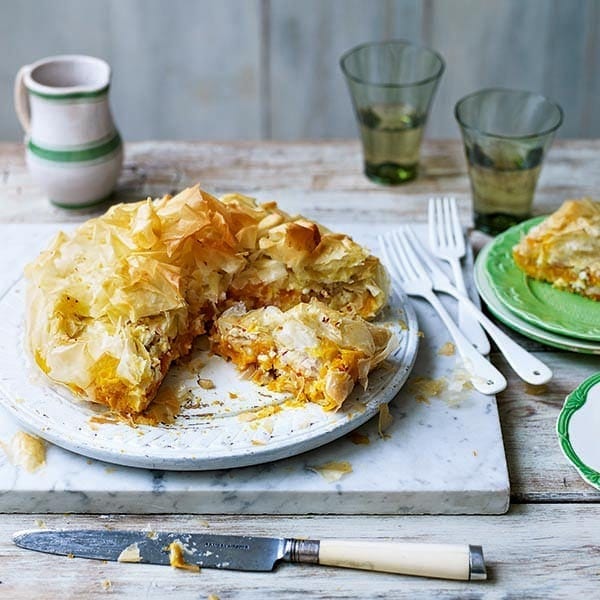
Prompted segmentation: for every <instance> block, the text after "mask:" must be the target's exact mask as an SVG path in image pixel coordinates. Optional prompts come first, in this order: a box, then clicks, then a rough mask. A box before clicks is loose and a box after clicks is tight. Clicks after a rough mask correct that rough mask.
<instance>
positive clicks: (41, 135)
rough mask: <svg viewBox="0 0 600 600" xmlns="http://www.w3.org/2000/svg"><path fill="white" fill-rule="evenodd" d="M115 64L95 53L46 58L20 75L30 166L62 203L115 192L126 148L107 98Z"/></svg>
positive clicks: (89, 201) (18, 96)
mask: <svg viewBox="0 0 600 600" xmlns="http://www.w3.org/2000/svg"><path fill="white" fill-rule="evenodd" d="M109 87H110V67H109V66H108V64H107V63H106V62H105V61H103V60H101V59H99V58H94V57H91V56H81V55H63V56H52V57H49V58H44V59H42V60H39V61H37V62H35V63H33V64H31V65H26V66H24V67H22V68H21V69H20V70H19V72H18V74H17V77H16V79H15V110H16V112H17V116H18V118H19V121H20V122H21V125H22V127H23V129H24V130H25V145H26V159H27V165H28V167H29V170H30V172H31V174H32V176H33V178H34V180H35V181H36V183H37V184H38V185H40V187H42V189H44V190H45V192H46V193H47V195H48V197H49V198H50V201H51V202H52V203H53V204H56V205H58V206H60V207H63V208H83V207H87V206H91V205H93V204H96V203H99V202H102V201H103V200H105V199H106V198H107V197H108V196H109V195H110V193H111V192H112V190H113V188H114V186H115V183H116V181H117V178H118V177H119V173H120V171H121V165H122V163H123V148H122V144H121V138H120V136H119V132H118V131H117V129H116V127H115V124H114V122H113V118H112V115H111V112H110V107H109V104H108V91H109Z"/></svg>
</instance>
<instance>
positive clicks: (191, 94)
mask: <svg viewBox="0 0 600 600" xmlns="http://www.w3.org/2000/svg"><path fill="white" fill-rule="evenodd" d="M392 37H400V38H405V39H409V40H412V41H415V42H420V43H423V44H426V45H430V46H432V47H434V48H435V49H437V50H438V51H439V52H441V54H442V55H443V56H444V58H445V59H446V63H447V70H446V73H445V75H444V79H443V82H442V84H441V85H440V88H439V90H438V95H437V98H436V100H435V103H434V106H433V112H432V115H431V119H430V122H429V126H428V135H429V137H438V138H439V137H456V136H457V135H458V130H457V128H456V125H455V123H454V119H453V116H452V109H453V106H454V103H455V102H456V100H457V99H458V98H460V97H461V96H462V95H464V94H465V93H468V92H470V91H473V90H475V89H477V88H481V87H484V86H490V85H501V86H506V87H517V88H523V89H529V90H533V91H538V92H542V93H544V94H546V95H548V96H550V97H552V98H554V99H556V100H557V101H558V102H559V103H560V104H561V105H562V106H563V108H564V109H565V115H566V117H565V122H564V125H563V127H562V130H561V132H560V136H562V137H597V136H600V110H598V109H597V107H598V103H599V99H600V1H598V0H0V139H2V140H17V139H20V138H21V132H20V130H19V126H18V124H17V121H16V119H15V117H14V112H13V107H12V80H13V77H14V75H15V73H16V71H17V69H18V67H19V66H20V65H22V64H26V63H28V62H31V61H33V60H35V59H38V58H40V57H43V56H47V55H52V54H58V53H87V54H92V55H96V56H101V57H103V58H105V59H107V60H108V61H109V62H110V63H111V65H112V67H113V87H112V105H113V109H114V113H115V116H116V120H117V122H118V125H119V127H120V129H121V131H122V133H123V135H124V137H125V138H126V139H128V140H140V139H195V140H229V139H280V140H293V139H307V138H344V137H353V136H355V135H356V130H355V124H354V120H353V116H352V113H351V106H350V101H349V98H348V94H347V91H346V89H345V84H344V81H343V79H342V76H341V73H340V70H339V66H338V59H339V56H340V55H341V54H342V53H343V52H344V51H345V50H347V49H348V48H350V47H352V46H354V45H356V44H358V43H361V42H364V41H368V40H381V39H386V38H392Z"/></svg>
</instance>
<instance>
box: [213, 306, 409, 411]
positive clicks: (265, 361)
mask: <svg viewBox="0 0 600 600" xmlns="http://www.w3.org/2000/svg"><path fill="white" fill-rule="evenodd" d="M211 341H212V348H213V350H214V351H215V352H216V353H217V354H219V355H220V356H223V357H226V358H228V359H230V360H231V361H232V362H233V363H234V364H235V365H236V366H237V367H238V369H239V370H240V371H242V372H244V374H245V376H246V377H251V378H252V380H253V381H255V382H256V383H259V384H260V385H266V386H267V387H269V388H270V389H272V390H275V391H282V392H289V393H290V394H292V396H293V397H295V398H297V399H299V400H301V401H302V400H307V401H310V402H315V403H317V404H320V405H321V406H323V407H324V408H325V409H327V410H337V409H338V408H340V407H341V406H342V403H343V402H344V400H346V398H347V397H348V396H349V395H350V393H351V392H352V390H353V388H354V385H355V384H356V383H357V382H358V383H360V384H361V385H362V386H363V387H364V388H366V387H367V381H368V375H369V372H370V371H371V370H372V369H374V368H375V367H376V366H377V365H378V364H379V363H380V362H381V361H383V360H384V359H385V358H387V357H388V356H389V354H390V353H391V352H392V351H393V350H394V349H395V347H396V345H397V340H396V339H395V337H394V336H393V335H392V333H391V332H390V330H389V329H388V328H386V327H384V326H383V325H376V324H373V323H369V322H367V321H365V320H364V319H362V318H361V317H358V316H356V315H345V314H343V313H342V312H340V311H338V310H333V309H331V308H329V307H328V306H327V305H326V304H324V303H323V302H319V301H318V300H314V299H313V300H311V301H310V302H301V303H299V304H296V306H293V307H292V308H290V309H288V310H286V311H282V310H281V309H280V308H277V307H276V306H267V307H263V308H259V309H255V310H250V311H247V310H246V308H245V306H244V305H243V304H241V303H240V304H238V305H235V306H233V307H231V308H229V309H227V310H226V311H225V312H224V313H223V314H222V315H221V316H220V317H219V318H218V319H217V320H216V322H215V326H214V331H213V333H212V334H211Z"/></svg>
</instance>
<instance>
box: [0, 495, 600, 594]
mask: <svg viewBox="0 0 600 600" xmlns="http://www.w3.org/2000/svg"><path fill="white" fill-rule="evenodd" d="M36 519H41V520H43V523H39V524H42V526H47V527H50V528H100V529H103V528H105V529H116V528H118V529H142V528H145V527H146V528H148V527H150V528H151V529H161V530H173V531H194V532H198V533H200V532H205V533H234V534H246V535H248V534H255V535H267V536H270V535H274V536H307V537H312V538H317V539H322V538H328V537H330V538H336V537H338V538H352V539H364V540H389V539H392V538H396V539H402V540H405V541H418V542H448V543H473V544H481V545H483V548H484V553H485V556H486V562H487V564H488V568H489V580H488V581H485V582H471V583H465V582H455V581H442V580H433V579H419V578H416V577H406V576H401V575H390V574H383V573H369V572H365V571H353V570H351V569H336V568H328V567H319V566H310V565H289V564H282V565H280V566H279V568H278V569H277V570H276V572H274V573H239V572H235V571H218V570H214V569H213V570H211V569H203V570H202V571H201V572H200V573H199V574H197V573H190V572H188V571H176V570H174V569H171V568H170V567H165V566H153V565H137V564H121V563H103V562H101V561H93V560H85V559H76V558H73V559H69V558H67V557H62V556H51V555H46V554H38V553H31V552H29V551H26V550H22V549H20V548H17V547H16V546H14V545H13V544H12V542H11V536H12V534H13V533H14V532H15V531H17V530H20V529H30V528H36V526H37V525H38V523H36ZM575 524H576V525H575ZM599 539H600V507H598V506H583V505H580V506H565V505H520V506H513V508H512V509H511V510H510V512H509V513H508V514H507V515H503V516H499V517H467V516H454V517H443V518H442V517H414V516H410V517H401V518H398V517H389V516H387V517H384V516H372V517H299V518H295V517H293V518H292V517H278V518H276V519H275V518H272V517H269V516H265V517H247V518H246V517H245V518H239V517H234V518H231V517H213V516H208V517H206V518H203V517H199V516H197V515H195V516H179V517H172V516H166V515H165V516H163V515H161V516H160V517H152V516H150V517H135V516H114V515H113V516H109V517H102V516H100V517H95V516H77V515H72V516H64V517H63V516H55V515H18V516H17V515H15V516H13V517H10V518H7V517H2V518H0V564H1V567H0V573H1V576H0V581H1V582H2V583H0V597H2V598H10V599H11V600H30V599H31V598H42V597H43V598H45V599H53V598H61V599H64V598H100V597H106V593H107V591H110V592H111V593H112V595H110V596H108V597H118V598H126V597H128V598H156V599H162V598H165V597H167V595H168V596H172V597H177V599H178V600H187V599H188V598H194V599H204V598H207V597H208V596H209V594H215V595H217V596H218V597H219V598H220V599H221V600H231V599H244V600H246V599H250V600H251V599H256V600H259V599H260V600H263V599H264V598H267V597H268V598H286V599H298V600H299V599H301V598H306V597H310V598H315V599H325V598H329V599H333V598H339V599H342V598H361V599H362V598H411V599H429V598H433V597H435V598H446V599H450V598H461V599H473V600H475V599H477V600H480V599H490V600H492V599H498V598H511V599H513V598H527V599H529V600H532V599H536V598H540V599H542V598H543V599H546V598H595V597H597V591H598V585H599V584H600V574H599V569H598V552H599V551H600V546H599V545H598V540H599ZM106 582H110V590H106V589H104V588H105V587H108V583H106ZM32 590H34V593H33V594H32ZM41 590H44V591H43V592H42V593H39V592H40V591H41Z"/></svg>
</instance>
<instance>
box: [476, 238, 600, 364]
mask: <svg viewBox="0 0 600 600" xmlns="http://www.w3.org/2000/svg"><path fill="white" fill-rule="evenodd" d="M492 243H493V242H490V243H489V244H488V245H487V246H485V248H483V250H481V252H480V253H479V254H478V256H477V260H476V261H475V284H476V285H477V290H478V291H479V294H480V296H481V297H482V298H483V300H484V302H485V303H486V304H487V307H488V308H489V309H490V312H491V313H492V314H493V315H494V316H495V317H496V318H497V319H498V320H500V321H502V322H503V323H504V324H505V325H508V326H509V327H510V328H512V329H514V330H515V331H518V332H519V333H521V334H523V335H524V336H526V337H528V338H531V339H532V340H535V341H536V342H542V343H543V344H547V345H549V346H553V347H555V348H560V349H562V350H570V351H572V352H582V353H584V354H600V343H597V342H590V341H587V340H583V339H578V338H572V337H567V336H564V335H560V334H558V333H553V332H551V331H547V330H545V329H542V328H541V327H536V326H535V325H534V324H533V323H529V322H528V321H525V320H524V319H521V317H519V316H517V315H516V314H514V313H512V312H511V311H510V310H509V309H508V308H507V307H506V306H504V304H503V303H502V301H501V300H500V299H499V298H498V296H497V295H496V291H495V289H494V286H493V285H492V284H491V282H490V281H489V273H488V272H487V270H486V268H485V265H486V262H487V255H488V253H489V251H490V248H491V244H492Z"/></svg>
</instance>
